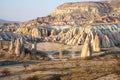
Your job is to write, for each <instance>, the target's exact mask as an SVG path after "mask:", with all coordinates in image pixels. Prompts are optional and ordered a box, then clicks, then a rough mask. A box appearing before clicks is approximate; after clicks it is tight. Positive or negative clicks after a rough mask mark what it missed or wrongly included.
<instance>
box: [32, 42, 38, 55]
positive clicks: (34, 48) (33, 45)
mask: <svg viewBox="0 0 120 80" xmlns="http://www.w3.org/2000/svg"><path fill="white" fill-rule="evenodd" d="M36 50H37V43H36V42H34V44H32V49H31V52H32V53H33V54H35V53H36Z"/></svg>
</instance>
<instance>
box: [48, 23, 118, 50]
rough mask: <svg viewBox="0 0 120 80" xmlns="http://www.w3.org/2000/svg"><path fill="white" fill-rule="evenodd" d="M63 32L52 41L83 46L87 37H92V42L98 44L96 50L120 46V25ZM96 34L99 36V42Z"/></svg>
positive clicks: (71, 29)
mask: <svg viewBox="0 0 120 80" xmlns="http://www.w3.org/2000/svg"><path fill="white" fill-rule="evenodd" d="M63 31H64V30H63ZM63 31H61V32H60V33H58V35H56V36H53V37H51V38H50V39H51V41H55V42H60V43H61V42H62V43H64V44H68V45H82V44H84V41H85V38H86V36H87V35H90V42H91V43H93V44H95V43H97V44H95V45H93V47H94V48H95V46H100V47H101V48H108V47H114V46H117V45H119V44H120V24H108V25H94V26H85V27H84V28H82V27H74V28H69V29H68V30H66V31H64V32H63ZM96 34H98V35H99V40H98V39H97V38H98V37H97V36H96ZM116 36H117V38H116ZM95 40H96V41H97V42H96V41H95ZM96 48H97V47H96ZM98 51H99V50H98Z"/></svg>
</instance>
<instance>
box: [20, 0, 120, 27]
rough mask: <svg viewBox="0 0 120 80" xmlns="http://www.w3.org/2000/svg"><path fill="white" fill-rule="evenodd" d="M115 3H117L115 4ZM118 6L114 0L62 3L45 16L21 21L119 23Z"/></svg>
mask: <svg viewBox="0 0 120 80" xmlns="http://www.w3.org/2000/svg"><path fill="white" fill-rule="evenodd" d="M116 4H117V5H116ZM119 22H120V7H119V5H118V3H115V4H114V0H113V1H112V2H111V3H109V2H69V3H64V4H62V5H60V6H58V7H57V8H55V10H54V11H53V12H52V13H51V14H49V15H47V16H45V17H38V18H37V19H33V20H29V21H26V22H23V23H21V26H23V27H34V26H37V27H43V26H65V25H71V26H80V25H84V24H96V23H119Z"/></svg>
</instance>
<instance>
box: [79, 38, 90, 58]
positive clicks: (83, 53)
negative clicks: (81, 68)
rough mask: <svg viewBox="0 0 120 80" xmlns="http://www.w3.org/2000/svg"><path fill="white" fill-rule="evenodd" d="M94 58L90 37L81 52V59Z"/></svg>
mask: <svg viewBox="0 0 120 80" xmlns="http://www.w3.org/2000/svg"><path fill="white" fill-rule="evenodd" d="M91 56H92V50H91V43H90V38H89V36H87V37H86V39H85V42H84V45H83V47H82V51H81V58H83V59H84V58H89V57H91Z"/></svg>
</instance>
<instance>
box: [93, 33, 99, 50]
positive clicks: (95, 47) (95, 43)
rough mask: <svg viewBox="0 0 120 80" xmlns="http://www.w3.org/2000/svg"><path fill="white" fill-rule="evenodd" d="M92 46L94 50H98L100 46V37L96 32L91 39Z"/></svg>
mask: <svg viewBox="0 0 120 80" xmlns="http://www.w3.org/2000/svg"><path fill="white" fill-rule="evenodd" d="M92 46H93V51H94V52H100V50H101V47H100V38H99V36H98V34H96V35H95V39H94V40H93V43H92Z"/></svg>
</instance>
